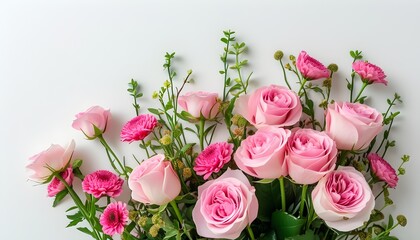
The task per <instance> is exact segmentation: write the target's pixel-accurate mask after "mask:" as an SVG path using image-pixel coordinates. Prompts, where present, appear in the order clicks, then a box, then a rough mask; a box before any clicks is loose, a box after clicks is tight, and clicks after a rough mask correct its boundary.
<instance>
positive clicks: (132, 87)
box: [127, 79, 143, 116]
mask: <svg viewBox="0 0 420 240" xmlns="http://www.w3.org/2000/svg"><path fill="white" fill-rule="evenodd" d="M128 86H129V88H128V89H127V92H129V93H130V96H132V97H133V101H134V102H133V107H134V109H135V110H136V116H138V115H139V111H140V105H139V104H138V103H137V99H139V98H141V97H143V93H141V92H139V84H138V83H137V81H135V80H134V79H131V81H130V82H129V83H128Z"/></svg>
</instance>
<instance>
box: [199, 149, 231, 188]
mask: <svg viewBox="0 0 420 240" xmlns="http://www.w3.org/2000/svg"><path fill="white" fill-rule="evenodd" d="M232 152H233V144H230V143H227V142H220V143H213V144H211V145H210V146H208V147H207V148H206V149H204V151H202V152H201V153H200V154H199V155H198V156H197V158H196V159H195V166H194V171H195V172H196V173H197V174H198V175H200V176H203V175H204V177H203V178H204V180H207V179H208V178H209V177H210V175H211V174H212V173H217V172H219V171H220V169H222V167H223V166H224V165H225V164H226V163H228V162H229V161H230V159H231V155H232Z"/></svg>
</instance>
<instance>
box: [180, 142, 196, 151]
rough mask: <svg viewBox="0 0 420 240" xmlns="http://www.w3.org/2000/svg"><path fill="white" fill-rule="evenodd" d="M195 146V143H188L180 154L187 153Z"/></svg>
mask: <svg viewBox="0 0 420 240" xmlns="http://www.w3.org/2000/svg"><path fill="white" fill-rule="evenodd" d="M194 145H195V143H188V144H186V145H184V146H183V147H182V148H181V151H180V152H181V153H185V152H186V151H188V149H190V148H192V147H193V146H194Z"/></svg>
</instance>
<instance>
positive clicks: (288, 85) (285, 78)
mask: <svg viewBox="0 0 420 240" xmlns="http://www.w3.org/2000/svg"><path fill="white" fill-rule="evenodd" d="M279 62H280V65H281V69H282V70H283V76H284V81H285V82H286V85H287V87H288V88H289V89H290V90H292V87H290V84H289V81H287V75H286V70H285V69H284V66H283V62H282V61H281V59H280V60H279Z"/></svg>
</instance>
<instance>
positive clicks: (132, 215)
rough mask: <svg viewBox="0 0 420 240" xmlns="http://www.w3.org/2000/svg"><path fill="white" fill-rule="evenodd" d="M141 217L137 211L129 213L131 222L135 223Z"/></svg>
mask: <svg viewBox="0 0 420 240" xmlns="http://www.w3.org/2000/svg"><path fill="white" fill-rule="evenodd" d="M138 216H139V213H138V212H137V211H133V210H131V211H130V212H129V213H128V218H129V219H130V220H131V221H135V220H136V219H137V217H138Z"/></svg>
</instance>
